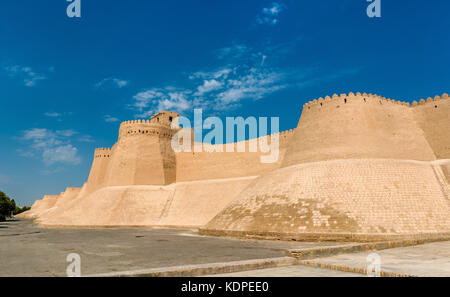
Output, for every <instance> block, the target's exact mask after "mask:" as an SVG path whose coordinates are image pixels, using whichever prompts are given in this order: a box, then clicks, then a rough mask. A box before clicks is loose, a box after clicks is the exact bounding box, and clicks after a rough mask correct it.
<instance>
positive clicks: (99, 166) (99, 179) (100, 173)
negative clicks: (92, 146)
mask: <svg viewBox="0 0 450 297" xmlns="http://www.w3.org/2000/svg"><path fill="white" fill-rule="evenodd" d="M110 158H111V149H109V148H98V149H96V150H95V152H94V160H93V161H92V165H91V171H90V172H89V177H88V183H89V186H90V189H91V190H92V191H93V190H95V189H98V188H99V187H100V186H101V185H102V183H103V181H104V179H105V174H106V169H107V168H108V163H109V160H110Z"/></svg>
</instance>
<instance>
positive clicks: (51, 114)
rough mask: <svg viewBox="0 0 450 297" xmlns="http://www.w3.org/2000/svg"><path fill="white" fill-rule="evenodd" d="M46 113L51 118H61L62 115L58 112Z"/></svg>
mask: <svg viewBox="0 0 450 297" xmlns="http://www.w3.org/2000/svg"><path fill="white" fill-rule="evenodd" d="M44 115H45V116H46V117H49V118H59V117H60V116H61V114H60V113H57V112H46V113H45V114H44Z"/></svg>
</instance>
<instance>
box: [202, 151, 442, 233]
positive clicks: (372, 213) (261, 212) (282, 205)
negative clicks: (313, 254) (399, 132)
mask: <svg viewBox="0 0 450 297" xmlns="http://www.w3.org/2000/svg"><path fill="white" fill-rule="evenodd" d="M436 169H437V168H436V167H435V166H434V165H433V164H432V163H429V162H418V161H406V160H405V161H402V160H387V159H365V160H362V159H359V160H358V159H350V160H333V161H322V162H314V163H306V164H299V165H294V166H290V167H285V168H282V169H279V170H276V171H274V172H271V173H269V174H266V175H263V176H260V177H258V178H257V179H256V180H255V181H254V182H253V183H252V184H251V185H250V186H249V187H248V188H246V189H245V190H244V191H243V192H242V193H241V194H239V196H238V197H237V198H236V199H235V200H234V201H233V202H232V203H231V204H230V205H228V207H226V208H225V209H224V210H223V211H222V212H221V213H219V214H218V215H217V216H216V217H215V218H214V219H213V220H211V221H210V222H209V223H208V224H207V226H206V227H205V230H204V233H206V234H216V235H226V234H228V235H230V234H235V235H236V234H239V235H240V236H244V235H252V234H253V235H259V236H261V237H278V238H284V239H287V238H289V239H292V238H295V239H297V240H308V239H309V240H311V239H315V240H317V239H320V238H322V239H324V240H373V239H376V238H379V237H377V235H381V234H384V235H401V234H403V235H408V234H419V233H433V232H449V231H450V220H449V219H448V216H449V214H450V200H449V194H450V193H449V192H448V190H446V189H445V188H443V187H442V184H441V183H440V181H439V180H438V179H437V178H436Z"/></svg>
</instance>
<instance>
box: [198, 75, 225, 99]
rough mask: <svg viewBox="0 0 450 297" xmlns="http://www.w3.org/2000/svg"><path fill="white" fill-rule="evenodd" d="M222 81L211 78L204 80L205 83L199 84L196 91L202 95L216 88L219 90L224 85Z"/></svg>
mask: <svg viewBox="0 0 450 297" xmlns="http://www.w3.org/2000/svg"><path fill="white" fill-rule="evenodd" d="M222 85H223V84H222V82H219V81H217V80H215V79H211V80H204V82H203V85H201V86H199V87H198V88H197V93H195V94H196V95H198V96H202V95H203V94H205V93H209V92H212V91H215V90H218V89H220V88H221V87H222Z"/></svg>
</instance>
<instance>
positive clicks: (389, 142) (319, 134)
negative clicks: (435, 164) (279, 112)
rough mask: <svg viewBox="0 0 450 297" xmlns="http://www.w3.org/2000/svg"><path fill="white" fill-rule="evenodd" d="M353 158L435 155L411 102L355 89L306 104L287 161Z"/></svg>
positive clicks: (287, 154) (422, 156)
mask: <svg viewBox="0 0 450 297" xmlns="http://www.w3.org/2000/svg"><path fill="white" fill-rule="evenodd" d="M350 158H388V159H410V160H434V159H435V158H436V157H435V155H434V153H433V151H432V149H431V147H430V145H429V144H428V142H427V141H426V139H425V137H424V133H423V131H422V130H421V129H420V127H419V125H417V124H416V123H415V121H414V114H413V112H412V110H411V108H410V107H409V104H407V103H402V102H398V101H392V100H390V99H389V100H388V99H384V98H381V97H379V96H375V95H367V94H359V93H357V95H353V94H352V93H350V94H349V95H346V94H343V95H341V96H337V95H335V96H334V97H333V98H330V97H328V96H327V97H326V98H325V99H322V98H320V99H319V100H314V101H313V102H311V103H309V104H305V105H304V107H303V112H302V115H301V118H300V121H299V124H298V127H297V129H296V133H295V135H294V137H293V140H292V143H291V146H290V147H289V149H288V151H287V153H286V156H285V159H284V162H283V166H290V165H295V164H300V163H307V162H315V161H323V160H332V159H350Z"/></svg>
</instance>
